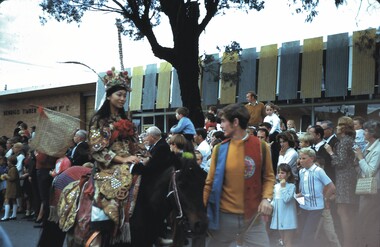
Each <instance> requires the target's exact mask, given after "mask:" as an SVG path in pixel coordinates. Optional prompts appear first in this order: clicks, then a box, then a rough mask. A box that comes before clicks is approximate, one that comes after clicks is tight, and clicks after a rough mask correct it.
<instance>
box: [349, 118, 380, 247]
mask: <svg viewBox="0 0 380 247" xmlns="http://www.w3.org/2000/svg"><path fill="white" fill-rule="evenodd" d="M363 128H364V138H365V140H366V141H367V142H368V143H367V146H366V148H365V152H364V154H363V153H362V151H361V149H360V147H357V148H356V149H355V154H356V158H357V159H358V160H359V166H360V173H361V176H363V177H373V176H374V177H376V178H377V194H375V195H362V196H360V203H359V217H358V221H357V223H356V225H357V227H358V229H357V230H358V231H357V233H358V234H359V235H358V237H357V243H356V246H360V247H361V246H368V247H372V246H373V247H375V246H376V247H377V246H380V234H379V233H380V191H379V189H380V172H379V166H380V122H379V121H375V120H369V121H368V122H365V123H364V125H363Z"/></svg>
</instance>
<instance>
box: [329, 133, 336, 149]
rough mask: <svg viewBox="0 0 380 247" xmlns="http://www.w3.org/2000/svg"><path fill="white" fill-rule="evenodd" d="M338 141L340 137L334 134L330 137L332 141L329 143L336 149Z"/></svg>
mask: <svg viewBox="0 0 380 247" xmlns="http://www.w3.org/2000/svg"><path fill="white" fill-rule="evenodd" d="M338 142H339V140H338V138H337V137H336V136H335V135H334V136H333V137H332V138H331V139H330V141H329V142H328V143H327V144H329V145H330V147H331V148H332V149H334V148H335V145H336V144H337V143H338Z"/></svg>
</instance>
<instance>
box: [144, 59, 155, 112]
mask: <svg viewBox="0 0 380 247" xmlns="http://www.w3.org/2000/svg"><path fill="white" fill-rule="evenodd" d="M156 82H157V65H156V64H149V65H147V66H146V70H145V80H144V88H143V105H142V109H143V110H152V109H154V103H155V101H156V92H157V86H156Z"/></svg>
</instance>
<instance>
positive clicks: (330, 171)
mask: <svg viewBox="0 0 380 247" xmlns="http://www.w3.org/2000/svg"><path fill="white" fill-rule="evenodd" d="M325 145H326V144H324V145H323V146H321V147H320V148H319V149H318V151H316V150H315V148H313V149H314V150H315V151H316V155H317V159H322V160H323V161H324V163H325V164H324V170H325V172H326V174H327V176H329V178H330V179H331V180H332V181H333V182H334V183H335V167H333V166H332V165H331V156H330V154H329V153H328V152H327V151H326V148H325ZM329 145H330V144H329Z"/></svg>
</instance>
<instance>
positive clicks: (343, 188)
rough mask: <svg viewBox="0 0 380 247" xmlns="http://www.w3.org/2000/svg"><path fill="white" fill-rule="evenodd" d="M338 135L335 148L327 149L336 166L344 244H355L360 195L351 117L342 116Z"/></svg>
mask: <svg viewBox="0 0 380 247" xmlns="http://www.w3.org/2000/svg"><path fill="white" fill-rule="evenodd" d="M336 135H337V137H338V139H339V143H338V144H337V145H335V147H336V148H335V150H332V148H331V146H329V145H328V144H326V145H325V148H326V151H327V152H328V153H329V154H330V155H331V164H332V165H333V166H334V167H335V174H336V200H335V202H336V205H337V213H338V216H339V218H340V222H341V226H342V233H343V244H342V246H345V247H350V246H354V245H353V240H354V238H353V233H354V232H353V231H354V224H355V215H356V209H357V207H356V204H357V203H358V197H357V196H356V195H355V186H356V180H357V172H356V170H355V154H354V151H353V150H352V147H353V145H354V143H355V130H354V122H353V120H352V119H351V118H350V117H346V116H343V117H340V118H339V119H338V125H337V127H336Z"/></svg>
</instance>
